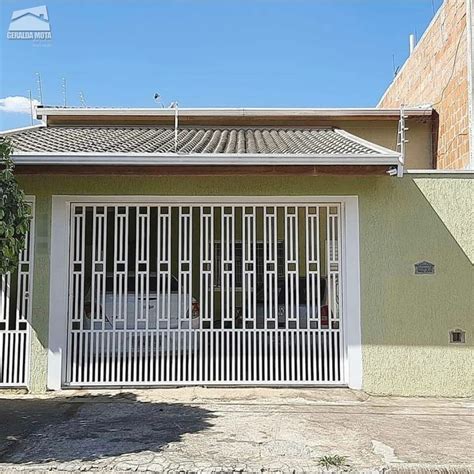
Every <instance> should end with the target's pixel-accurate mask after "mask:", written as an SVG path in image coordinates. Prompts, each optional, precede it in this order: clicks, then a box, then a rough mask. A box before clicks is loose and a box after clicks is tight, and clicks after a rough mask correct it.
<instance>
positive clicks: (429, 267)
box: [415, 261, 435, 275]
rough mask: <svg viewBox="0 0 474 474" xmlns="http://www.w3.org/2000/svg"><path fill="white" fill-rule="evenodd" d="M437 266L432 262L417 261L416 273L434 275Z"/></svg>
mask: <svg viewBox="0 0 474 474" xmlns="http://www.w3.org/2000/svg"><path fill="white" fill-rule="evenodd" d="M434 272H435V266H434V264H433V263H430V262H426V261H424V262H419V263H415V275H434Z"/></svg>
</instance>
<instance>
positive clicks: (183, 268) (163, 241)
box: [0, 107, 474, 396]
mask: <svg viewBox="0 0 474 474" xmlns="http://www.w3.org/2000/svg"><path fill="white" fill-rule="evenodd" d="M178 113H179V126H178V128H177V129H176V130H175V128H174V123H175V114H178ZM37 115H38V117H40V118H41V119H42V120H43V121H44V122H45V124H44V125H43V126H40V127H29V128H26V129H23V130H16V131H10V132H6V133H5V134H6V135H8V136H9V137H10V138H11V140H12V142H13V146H14V156H13V158H14V161H15V163H16V174H17V176H18V179H19V182H20V184H21V186H22V187H23V188H24V190H25V192H26V193H27V195H28V196H29V199H30V200H31V202H32V206H33V209H34V216H35V218H34V221H33V222H32V226H31V232H30V236H29V239H28V243H29V244H28V248H27V249H26V250H25V251H24V252H23V254H22V258H21V264H20V266H19V270H18V274H17V275H4V276H2V286H1V291H2V292H1V294H0V385H1V386H8V387H28V388H29V390H31V391H33V392H41V391H44V390H45V389H46V388H49V389H53V390H56V389H60V388H62V387H64V388H72V387H76V388H77V387H106V386H114V387H122V386H169V385H267V386H268V385H273V386H279V385H295V386H346V387H351V388H355V389H364V390H366V391H368V392H371V393H377V394H397V395H443V396H468V395H472V394H473V392H474V391H473V377H472V361H473V356H474V344H473V334H474V327H473V325H474V323H473V292H472V288H473V261H474V247H473V241H472V235H473V228H472V225H473V222H474V216H473V212H474V211H473V206H472V196H473V190H474V188H473V184H474V181H473V179H472V178H473V176H472V174H469V173H468V172H457V173H439V172H434V171H433V170H430V166H431V163H432V154H431V130H432V111H431V109H429V108H428V109H426V108H425V109H423V108H415V109H406V110H405V115H406V117H407V118H406V125H407V127H408V128H409V129H410V130H409V132H410V137H409V140H410V141H409V142H408V143H407V146H406V154H405V156H401V154H400V152H399V151H397V132H398V130H399V128H400V123H399V115H400V113H399V110H398V109H182V110H179V112H178V111H177V110H172V109H87V108H84V109H73V108H48V107H39V108H38V109H37Z"/></svg>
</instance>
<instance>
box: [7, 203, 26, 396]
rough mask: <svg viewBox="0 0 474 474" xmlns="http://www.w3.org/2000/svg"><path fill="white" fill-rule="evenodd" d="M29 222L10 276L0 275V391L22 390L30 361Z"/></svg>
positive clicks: (8, 274)
mask: <svg viewBox="0 0 474 474" xmlns="http://www.w3.org/2000/svg"><path fill="white" fill-rule="evenodd" d="M31 207H32V214H33V219H32V220H31V222H30V230H29V232H28V235H27V237H26V245H25V249H24V250H23V251H22V252H21V255H20V263H19V265H18V269H17V271H16V272H15V273H14V274H10V273H7V274H5V275H0V387H24V386H26V385H27V383H28V375H29V359H30V321H31V296H32V287H33V255H34V251H33V250H34V244H33V236H34V204H33V203H31Z"/></svg>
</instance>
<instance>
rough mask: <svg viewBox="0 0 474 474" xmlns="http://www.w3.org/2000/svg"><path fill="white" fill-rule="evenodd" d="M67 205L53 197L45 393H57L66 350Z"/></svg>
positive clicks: (60, 199)
mask: <svg viewBox="0 0 474 474" xmlns="http://www.w3.org/2000/svg"><path fill="white" fill-rule="evenodd" d="M69 208H70V205H69V202H68V200H67V199H64V198H63V197H60V196H59V197H58V196H53V199H52V215H51V216H52V217H51V261H50V288H49V343H48V383H47V386H48V389H50V390H60V389H61V383H62V378H63V377H62V371H63V369H64V363H63V361H64V360H65V355H66V346H67V300H68V298H67V296H68V281H69V279H68V261H69V258H68V256H69V249H68V247H69Z"/></svg>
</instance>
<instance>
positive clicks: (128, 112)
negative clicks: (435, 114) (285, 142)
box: [35, 106, 432, 119]
mask: <svg viewBox="0 0 474 474" xmlns="http://www.w3.org/2000/svg"><path fill="white" fill-rule="evenodd" d="M178 112H179V115H180V116H182V117H183V116H188V117H216V116H220V117H368V118H370V117H393V118H397V117H399V116H400V109H399V108H374V107H366V108H309V107H305V108H242V107H235V108H233V107H223V108H186V107H183V108H179V111H178ZM404 113H405V115H406V116H408V117H429V116H431V115H432V108H431V107H411V108H410V107H407V108H405V109H404ZM175 114H176V109H172V108H108V107H104V108H87V107H85V108H68V107H43V106H38V107H36V108H35V118H37V119H41V118H43V119H44V118H45V117H47V116H69V117H74V116H76V117H77V116H104V117H110V116H134V117H137V116H142V117H172V116H174V115H175Z"/></svg>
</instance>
